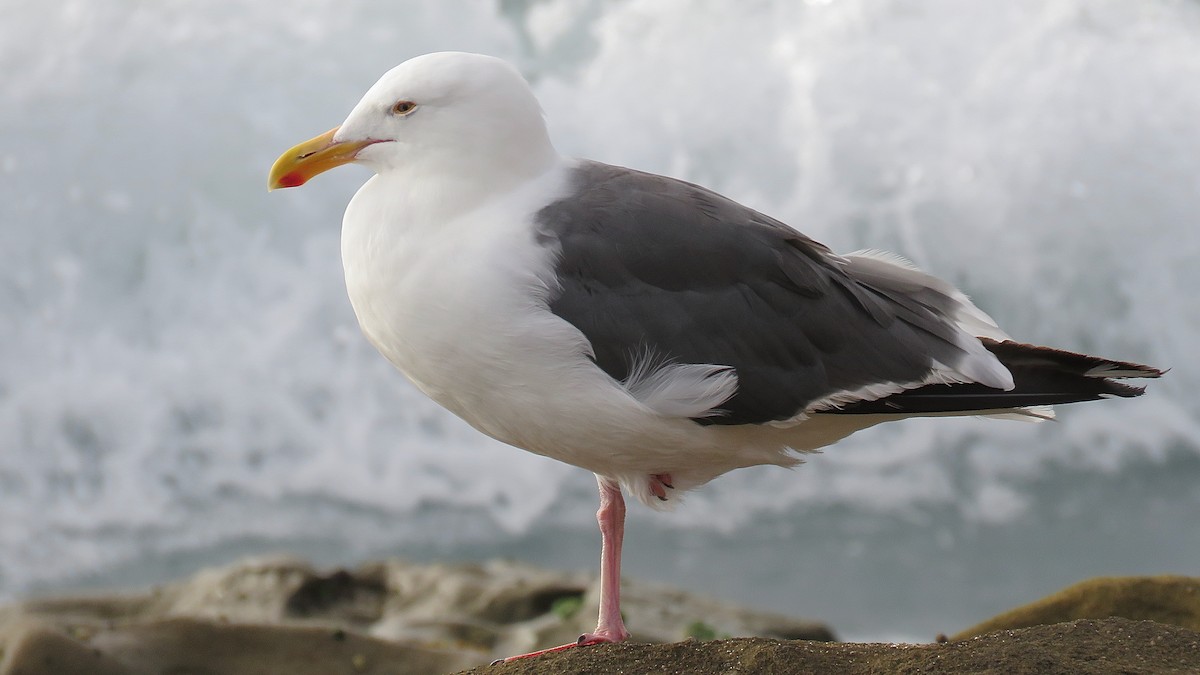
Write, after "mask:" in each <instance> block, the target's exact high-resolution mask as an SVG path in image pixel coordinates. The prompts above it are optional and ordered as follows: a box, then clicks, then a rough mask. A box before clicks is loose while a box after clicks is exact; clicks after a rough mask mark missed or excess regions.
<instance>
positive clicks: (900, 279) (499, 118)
mask: <svg viewBox="0 0 1200 675" xmlns="http://www.w3.org/2000/svg"><path fill="white" fill-rule="evenodd" d="M348 163H356V164H360V165H363V166H365V167H367V168H368V169H370V170H372V171H373V172H374V176H372V177H371V178H370V179H369V180H368V181H367V182H366V184H364V185H363V186H362V188H360V189H359V190H358V192H357V194H355V195H354V197H353V199H352V200H351V201H350V204H349V206H348V207H347V209H346V213H345V217H344V219H343V221H342V239H341V249H342V263H343V266H344V268H345V276H346V288H347V291H348V294H349V297H350V302H351V304H352V305H353V307H354V312H355V314H356V315H357V317H358V322H359V324H360V326H361V328H362V332H363V333H364V334H365V336H366V338H367V340H368V341H370V343H371V344H372V345H374V346H375V348H376V349H378V350H379V352H380V353H381V354H382V355H383V356H384V357H386V358H387V360H388V361H390V362H391V363H392V364H394V365H395V366H396V368H398V369H399V370H400V371H401V372H402V373H403V374H404V375H405V376H406V377H407V378H408V379H409V380H410V381H411V382H412V383H413V384H414V385H415V386H416V387H417V388H418V389H420V390H421V391H422V392H423V393H424V394H426V395H427V396H429V397H430V398H431V399H433V400H434V401H436V402H437V403H438V404H440V405H442V406H443V407H445V408H446V409H448V410H450V411H451V412H452V413H454V414H455V415H457V416H459V417H461V418H462V419H463V420H465V421H466V422H467V423H468V424H470V425H471V426H473V427H475V428H476V429H478V430H479V431H481V432H483V433H484V434H487V435H488V436H491V437H492V438H495V439H497V440H499V441H502V442H504V443H507V444H509V445H513V446H516V447H518V448H522V449H524V450H527V451H529V452H533V453H537V454H539V455H543V456H546V457H551V458H554V459H557V460H559V461H562V462H566V463H568V464H572V465H574V466H577V467H580V468H583V469H586V470H588V471H591V472H592V473H594V474H595V475H596V480H597V483H598V485H599V492H600V508H599V510H598V511H597V513H596V517H597V521H598V523H599V526H600V533H601V541H602V545H601V557H600V597H599V604H600V611H599V617H598V622H597V625H596V629H595V630H594V631H593V632H591V633H586V634H584V635H582V636H580V637H579V640H578V641H576V642H574V643H570V644H566V645H561V646H558V647H553V648H550V649H546V650H542V651H539V652H534V653H533V654H526V655H522V656H521V657H512V658H522V657H525V656H532V655H536V654H541V653H545V652H548V651H557V650H562V649H568V648H572V647H577V646H580V645H593V644H599V643H609V642H621V641H622V640H625V639H626V638H628V637H629V632H628V631H627V630H626V628H625V625H624V622H623V621H622V618H621V608H620V565H621V544H622V536H623V532H624V523H625V499H624V495H625V494H628V495H631V496H633V497H635V498H636V499H637V500H639V501H641V502H643V503H644V504H647V505H649V506H651V507H655V508H660V507H669V506H671V505H672V504H673V503H675V502H676V501H678V498H679V496H680V495H681V494H682V493H684V492H686V491H688V490H691V489H694V488H696V487H699V486H701V485H703V484H705V483H707V482H709V481H711V480H713V479H714V478H716V477H717V476H720V475H721V474H724V473H726V472H728V471H732V470H734V469H738V468H742V467H749V466H755V465H777V466H784V467H789V466H794V465H796V464H798V463H800V458H801V456H803V455H804V454H805V453H809V452H812V451H815V450H817V449H819V448H822V447H824V446H827V445H829V444H831V443H834V442H836V441H838V440H840V439H842V438H845V437H846V436H848V435H850V434H852V433H854V432H856V431H859V430H861V429H865V428H868V427H871V426H874V425H876V424H879V423H881V422H887V421H892V420H900V419H904V418H910V417H919V416H958V415H979V416H1000V417H1016V418H1025V419H1030V420H1040V419H1047V418H1050V417H1052V416H1053V412H1052V409H1051V408H1050V406H1052V405H1056V404H1064V403H1073V402H1077V401H1091V400H1097V399H1104V398H1111V397H1132V396H1138V395H1140V394H1141V393H1142V392H1143V388H1141V387H1136V386H1131V385H1129V384H1125V383H1123V382H1121V381H1120V380H1122V379H1125V378H1154V377H1159V376H1160V375H1162V374H1163V371H1161V370H1159V369H1156V368H1152V367H1150V366H1144V365H1139V364H1136V363H1126V362H1121V361H1114V360H1110V359H1104V358H1098V357H1094V356H1088V355H1084V354H1078V353H1073V352H1068V351H1063V350H1060V349H1053V348H1049V347H1041V346H1035V345H1030V344H1023V343H1020V342H1017V341H1014V340H1012V339H1011V338H1010V337H1009V336H1008V335H1007V334H1005V333H1004V331H1002V330H1001V329H1000V328H999V327H998V326H997V325H996V322H995V321H993V320H992V318H991V317H989V316H988V315H987V314H985V313H984V312H983V311H981V310H980V309H979V308H977V307H976V306H975V305H974V304H972V302H971V301H970V300H969V299H968V298H967V296H966V295H964V294H963V293H962V292H961V291H960V290H958V289H957V288H955V287H954V286H953V285H951V284H949V283H947V282H945V281H943V280H941V279H938V278H936V277H934V276H931V275H929V274H926V273H925V272H923V271H921V270H919V269H917V268H916V267H915V266H913V265H912V264H911V263H909V262H908V261H906V260H904V259H903V258H901V257H899V256H897V255H894V254H890V253H885V252H881V251H876V250H864V251H858V252H855V253H850V254H846V255H838V254H835V253H834V252H833V251H831V250H830V249H829V248H827V247H826V246H824V245H822V244H820V243H818V242H817V241H814V240H813V239H810V238H809V237H807V236H805V235H804V234H802V233H800V232H799V231H798V230H796V229H794V228H792V227H790V226H788V225H786V224H784V223H782V222H780V221H778V220H776V219H774V218H771V217H770V216H766V215H764V214H762V213H759V212H758V211H755V210H753V209H751V208H748V207H746V206H743V205H741V204H738V203H737V202H734V201H732V200H730V199H727V198H726V197H723V196H721V195H719V194H717V193H715V192H713V191H711V190H707V189H705V188H703V187H700V186H698V185H694V184H692V183H687V182H684V181H681V180H676V179H674V178H668V177H664V176H659V175H654V174H650V173H644V172H641V171H636V170H633V169H628V168H623V167H619V166H611V165H608V164H602V163H600V162H595V161H589V160H584V159H575V158H568V157H564V156H562V155H560V154H559V153H558V152H557V151H556V150H555V148H554V146H553V145H552V143H551V141H550V136H549V133H548V131H547V127H546V122H545V119H544V116H543V113H542V109H541V107H540V105H539V103H538V101H537V99H536V98H535V97H534V94H533V92H532V90H531V89H530V87H529V84H528V83H527V82H526V81H525V79H524V78H523V77H522V76H521V74H520V73H519V72H518V71H517V69H516V68H514V67H513V66H512V65H510V64H508V63H506V62H505V61H503V60H500V59H497V58H494V57H490V56H484V55H479V54H468V53H461V52H439V53H433V54H426V55H424V56H418V57H416V58H413V59H411V60H408V61H406V62H404V63H402V64H400V65H399V66H397V67H395V68H393V69H392V70H391V71H389V72H388V73H386V74H385V75H384V76H383V77H382V78H381V79H380V80H379V81H378V82H377V83H376V84H375V85H374V86H372V87H371V88H370V90H368V91H367V93H366V95H365V96H363V98H362V100H361V101H360V102H359V103H358V104H357V105H356V106H355V107H354V108H353V110H351V112H350V114H349V116H348V117H347V118H346V119H345V121H344V122H343V123H342V124H341V125H340V126H338V127H336V128H334V129H332V130H330V131H328V132H327V133H324V134H322V135H320V136H317V137H316V138H313V139H312V140H309V141H306V142H304V143H301V144H299V145H297V146H295V147H293V148H291V149H290V150H288V151H287V152H285V153H283V155H282V156H280V158H279V159H278V160H277V161H276V162H275V164H274V166H273V167H272V168H271V171H270V176H269V189H276V188H284V187H296V186H299V185H303V184H304V183H305V182H307V181H308V180H309V179H311V178H312V177H313V176H316V175H317V174H320V173H322V172H324V171H328V170H330V169H333V168H335V167H337V166H340V165H343V164H348Z"/></svg>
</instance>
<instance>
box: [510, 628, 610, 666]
mask: <svg viewBox="0 0 1200 675" xmlns="http://www.w3.org/2000/svg"><path fill="white" fill-rule="evenodd" d="M628 638H629V631H626V630H625V629H624V628H621V629H619V630H610V631H596V632H595V633H584V634H583V635H580V636H579V639H578V640H576V641H574V642H568V643H567V644H565V645H559V646H557V647H550V648H549V649H539V650H537V651H536V652H529V653H528V654H518V655H516V656H509V657H507V658H503V659H496V660H495V661H492V665H493V666H496V665H500V664H501V663H508V662H509V661H516V660H518V659H528V658H531V657H534V656H541V655H542V654H553V653H554V652H561V651H565V650H567V649H571V648H573V647H590V646H592V645H602V644H605V643H617V642H624V641H625V640H627V639H628Z"/></svg>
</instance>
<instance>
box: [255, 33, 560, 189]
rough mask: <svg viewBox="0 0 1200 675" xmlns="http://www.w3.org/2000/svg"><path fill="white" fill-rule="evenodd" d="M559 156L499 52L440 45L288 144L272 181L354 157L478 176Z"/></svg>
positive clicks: (521, 82) (291, 180)
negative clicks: (335, 119) (321, 128)
mask: <svg viewBox="0 0 1200 675" xmlns="http://www.w3.org/2000/svg"><path fill="white" fill-rule="evenodd" d="M556 156H557V155H556V154H555V152H554V149H553V146H552V145H551V144H550V140H549V136H548V134H547V132H546V123H545V120H544V119H543V117H542V110H541V107H540V106H539V105H538V102H537V99H536V98H535V97H534V95H533V92H532V91H531V90H530V88H529V84H528V83H527V82H526V81H525V79H524V78H523V77H521V74H520V73H519V72H517V69H516V68H514V67H513V66H511V65H509V64H508V63H507V62H505V61H503V60H501V59H498V58H495V57H491V56H484V55H481V54H468V53H463V52H437V53H434V54H425V55H424V56H418V57H416V58H413V59H410V60H408V61H405V62H404V63H402V64H400V65H399V66H396V67H395V68H393V69H392V70H390V71H388V72H387V73H386V74H384V76H383V77H381V78H380V79H379V81H378V82H376V83H375V85H374V86H372V87H371V88H370V89H369V90H368V91H367V93H366V94H365V95H364V96H363V98H362V100H361V101H359V102H358V105H356V106H354V109H353V110H351V111H350V115H349V116H348V117H346V120H345V121H344V122H342V124H341V125H340V126H338V127H335V128H333V129H331V130H329V131H328V132H326V133H324V134H321V135H320V136H317V137H316V138H313V139H311V140H308V141H305V142H303V143H301V144H299V145H297V146H295V147H293V148H291V149H289V150H288V151H287V152H285V153H283V155H281V156H280V157H279V159H278V160H276V161H275V164H274V166H272V167H271V172H270V176H269V178H268V189H271V190H274V189H276V188H283V187H296V186H299V185H303V184H304V183H306V182H308V180H309V179H311V178H312V177H313V176H316V175H317V174H319V173H323V172H325V171H328V170H330V169H332V168H335V167H338V166H341V165H343V164H348V163H351V162H354V163H358V164H362V165H364V166H366V167H368V168H370V169H371V170H373V171H375V173H377V174H389V173H395V174H398V175H402V176H404V177H408V178H415V177H419V176H422V175H435V176H454V177H457V178H459V179H462V180H471V179H472V178H474V177H482V176H495V175H501V174H509V175H512V174H514V173H515V174H518V175H519V174H521V173H522V172H528V173H530V174H531V175H534V174H535V173H536V172H540V171H541V170H543V169H544V168H545V167H546V166H547V165H548V164H549V163H550V162H551V161H553V159H554V158H555V157H556Z"/></svg>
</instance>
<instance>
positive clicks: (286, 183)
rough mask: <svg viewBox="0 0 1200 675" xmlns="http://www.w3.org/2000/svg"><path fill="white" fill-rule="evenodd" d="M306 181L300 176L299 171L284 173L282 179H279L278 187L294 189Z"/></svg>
mask: <svg viewBox="0 0 1200 675" xmlns="http://www.w3.org/2000/svg"><path fill="white" fill-rule="evenodd" d="M306 180H307V179H306V178H305V177H304V175H303V174H301V173H300V172H299V171H293V172H291V173H286V174H284V175H283V176H282V177H280V179H279V187H285V188H290V187H296V186H299V185H304V183H305V181H306Z"/></svg>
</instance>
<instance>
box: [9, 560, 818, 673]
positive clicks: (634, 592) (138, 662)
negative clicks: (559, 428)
mask: <svg viewBox="0 0 1200 675" xmlns="http://www.w3.org/2000/svg"><path fill="white" fill-rule="evenodd" d="M622 590H623V599H624V602H623V606H624V609H625V612H626V620H627V621H626V623H627V625H628V626H629V628H630V630H631V631H633V632H634V635H635V637H636V639H638V640H639V641H644V642H671V641H675V640H681V639H684V638H685V637H688V635H689V634H692V635H697V634H699V633H704V634H705V635H706V636H708V637H722V636H731V635H743V636H764V637H777V638H811V639H824V640H830V639H832V638H833V635H832V632H831V631H830V630H829V628H828V627H826V626H825V625H823V624H820V623H817V622H812V621H803V620H799V619H793V618H789V617H785V616H782V615H778V614H772V613H765V612H754V611H750V610H745V609H741V608H738V607H733V606H730V605H726V604H724V603H719V602H716V601H714V600H710V599H706V598H701V597H697V596H693V595H689V594H686V593H683V592H681V591H679V590H676V589H674V588H671V587H668V586H662V585H655V584H646V583H639V582H636V581H629V580H626V582H625V584H624V586H623V589H622ZM598 593H599V586H598V583H597V582H596V579H595V578H594V576H593V575H590V574H583V573H577V574H571V573H560V572H551V571H546V570H542V569H538V568H534V567H531V566H528V565H522V564H518V563H513V562H507V561H491V562H487V563H483V564H455V565H449V564H432V565H416V564H411V563H406V562H404V561H399V560H388V561H384V562H376V563H370V564H365V565H362V566H360V567H359V568H357V569H354V570H334V571H331V572H321V571H318V570H315V569H313V568H312V567H311V566H310V565H309V564H308V563H306V562H304V561H301V560H297V559H294V558H289V557H268V558H258V559H252V560H248V561H245V562H242V563H239V564H235V565H230V566H228V567H222V568H214V569H208V570H203V571H201V572H198V573H196V574H195V575H193V576H192V577H190V578H188V579H185V580H183V581H180V582H176V583H171V584H167V585H164V586H162V587H159V588H155V589H151V590H148V591H142V592H132V593H122V594H110V595H91V596H83V597H68V598H51V599H40V600H28V601H25V602H22V603H18V604H15V605H12V606H9V607H5V608H0V649H3V650H4V651H3V660H2V661H0V663H2V664H3V665H2V666H0V675H9V674H13V673H23V674H25V675H42V674H48V673H113V674H114V675H116V674H119V675H141V674H143V673H161V672H195V673H209V672H211V673H228V674H230V675H236V674H237V673H251V672H254V673H259V672H296V673H302V672H364V673H367V672H370V673H444V672H449V671H453V670H460V669H462V668H467V667H470V666H473V665H478V664H483V663H488V662H490V661H492V660H493V659H495V658H499V657H503V656H508V655H511V654H518V653H523V652H528V651H532V650H534V649H537V648H540V647H545V646H549V645H553V644H557V643H563V642H571V641H574V640H575V638H576V637H577V636H578V635H579V634H580V633H582V632H584V631H587V630H591V629H592V628H593V627H594V625H595V617H596V609H597V603H598ZM235 647H236V648H235ZM347 664H349V666H347ZM347 667H349V668H351V670H346V668H347Z"/></svg>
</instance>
